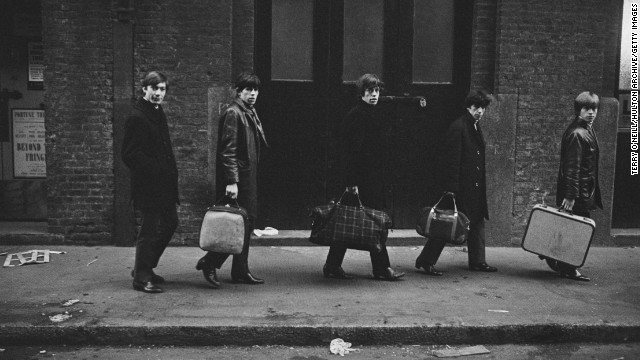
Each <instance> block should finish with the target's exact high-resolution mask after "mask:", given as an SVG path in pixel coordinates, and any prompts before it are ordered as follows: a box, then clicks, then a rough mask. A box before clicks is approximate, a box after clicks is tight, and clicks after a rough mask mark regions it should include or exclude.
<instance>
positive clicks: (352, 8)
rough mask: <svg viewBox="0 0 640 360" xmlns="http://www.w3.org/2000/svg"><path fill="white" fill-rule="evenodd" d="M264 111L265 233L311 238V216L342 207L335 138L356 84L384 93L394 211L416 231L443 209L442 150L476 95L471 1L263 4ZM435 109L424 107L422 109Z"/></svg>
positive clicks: (292, 0)
mask: <svg viewBox="0 0 640 360" xmlns="http://www.w3.org/2000/svg"><path fill="white" fill-rule="evenodd" d="M256 3H257V5H256V6H257V12H256V19H257V23H256V29H257V31H256V71H257V73H258V75H259V76H260V78H261V79H262V80H263V83H264V86H263V88H262V89H261V92H260V97H259V100H258V104H257V108H258V111H259V113H260V117H261V119H262V121H263V123H264V126H265V130H266V131H267V136H268V138H269V142H270V145H271V147H270V148H269V149H267V150H266V151H265V152H264V155H263V157H262V159H261V166H260V173H259V176H260V178H259V186H260V189H259V190H260V218H261V219H260V223H259V226H274V227H276V228H279V229H306V228H309V224H310V221H309V218H308V209H309V208H311V207H313V206H315V205H318V204H322V203H324V202H326V201H328V200H329V199H331V198H333V197H336V196H339V195H340V193H341V191H342V189H341V183H340V181H339V179H340V174H338V167H337V164H338V156H339V154H338V151H337V141H336V138H337V129H338V128H339V125H340V123H341V121H342V119H343V117H344V115H346V113H347V111H348V110H349V109H350V108H351V107H352V106H354V105H355V104H356V103H357V101H359V100H358V96H357V91H356V88H355V80H356V79H357V78H358V77H359V76H360V75H362V74H364V73H367V72H369V73H376V74H378V75H380V76H381V77H382V79H383V80H384V81H385V89H384V91H383V92H382V98H381V101H380V103H379V104H378V105H377V106H378V108H379V111H380V112H381V113H382V114H383V116H384V119H385V122H386V128H387V131H386V137H385V143H384V144H381V146H384V147H385V148H386V149H387V159H386V166H385V169H382V170H383V171H382V172H381V173H382V174H383V175H382V176H385V179H386V183H387V184H388V187H387V198H386V203H387V208H386V210H387V211H388V212H389V213H390V214H391V216H392V218H393V220H394V225H395V227H396V228H413V227H414V226H415V216H416V213H417V211H418V209H419V208H420V207H422V206H424V205H425V204H427V203H430V202H433V201H434V200H436V198H437V196H438V195H439V192H440V189H439V186H438V182H437V172H438V167H439V164H438V159H439V158H440V151H441V150H440V146H439V141H440V138H441V137H442V135H443V133H444V131H445V130H446V126H447V125H448V123H449V122H450V121H451V120H453V119H454V118H455V117H456V116H457V115H458V114H459V113H461V111H462V110H463V109H462V100H463V98H464V95H465V94H466V92H467V91H468V86H469V68H470V61H469V58H470V48H471V41H470V39H471V19H472V2H471V1H448V0H415V1H407V0H340V1H338V0H330V1H320V0H316V1H314V0H271V1H262V0H261V1H258V2H256ZM421 98H424V99H425V100H426V106H425V107H422V106H420V99H421Z"/></svg>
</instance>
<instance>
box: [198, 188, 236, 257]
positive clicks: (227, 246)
mask: <svg viewBox="0 0 640 360" xmlns="http://www.w3.org/2000/svg"><path fill="white" fill-rule="evenodd" d="M228 200H230V199H228ZM247 219H248V215H247V212H246V210H245V209H243V208H242V207H240V206H239V205H238V203H237V201H235V200H231V201H227V202H226V203H219V204H216V205H214V206H211V207H210V208H208V209H207V212H206V213H205V215H204V219H203V220H202V227H201V228H200V248H201V249H202V250H206V251H213V252H218V253H223V254H240V253H241V252H242V247H243V245H244V236H245V224H246V222H247Z"/></svg>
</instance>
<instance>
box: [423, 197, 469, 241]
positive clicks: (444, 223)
mask: <svg viewBox="0 0 640 360" xmlns="http://www.w3.org/2000/svg"><path fill="white" fill-rule="evenodd" d="M445 197H451V200H453V210H451V209H442V208H440V207H438V205H440V202H441V201H442V199H444V198H445ZM469 223H470V222H469V218H467V216H466V215H465V214H463V213H462V212H460V211H458V207H457V205H456V198H455V195H454V194H453V193H450V192H445V193H444V194H442V196H441V197H440V200H438V202H437V203H436V204H435V205H433V206H427V207H425V208H423V209H422V210H421V211H420V214H419V215H418V221H417V224H416V231H417V232H418V234H420V235H422V236H424V237H429V238H434V239H440V240H444V241H446V242H447V243H449V244H453V245H462V244H464V242H465V241H467V237H468V236H469Z"/></svg>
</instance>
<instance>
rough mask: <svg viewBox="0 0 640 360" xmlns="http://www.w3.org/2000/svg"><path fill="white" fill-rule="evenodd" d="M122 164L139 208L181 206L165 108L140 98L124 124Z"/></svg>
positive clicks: (133, 198)
mask: <svg viewBox="0 0 640 360" xmlns="http://www.w3.org/2000/svg"><path fill="white" fill-rule="evenodd" d="M121 154H122V160H123V161H124V163H125V164H126V165H127V167H128V168H129V170H130V171H131V199H132V200H133V202H134V204H135V205H136V206H143V207H144V206H155V205H166V204H176V203H179V199H178V168H177V166H176V160H175V157H174V154H173V148H172V146H171V139H170V138H169V127H168V126H167V117H166V116H165V114H164V110H163V109H162V106H158V108H157V109H156V108H155V107H154V105H153V104H152V103H150V102H149V101H147V100H144V99H143V98H139V99H138V100H137V102H136V103H135V104H134V106H133V110H132V112H131V115H130V116H129V117H128V118H127V120H126V123H125V134H124V141H123V144H122V153H121Z"/></svg>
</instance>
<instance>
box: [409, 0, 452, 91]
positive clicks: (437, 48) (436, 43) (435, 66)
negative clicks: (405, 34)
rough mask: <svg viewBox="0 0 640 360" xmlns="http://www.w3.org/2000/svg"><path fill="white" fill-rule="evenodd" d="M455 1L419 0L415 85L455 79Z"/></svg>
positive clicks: (416, 27) (415, 30)
mask: <svg viewBox="0 0 640 360" xmlns="http://www.w3.org/2000/svg"><path fill="white" fill-rule="evenodd" d="M453 6H454V1H451V0H416V1H415V8H414V14H415V15H414V19H413V83H451V82H452V79H453V43H454V38H453V37H454V33H453V30H454V29H453V25H454V24H453V19H454V12H453V11H454V8H453Z"/></svg>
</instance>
